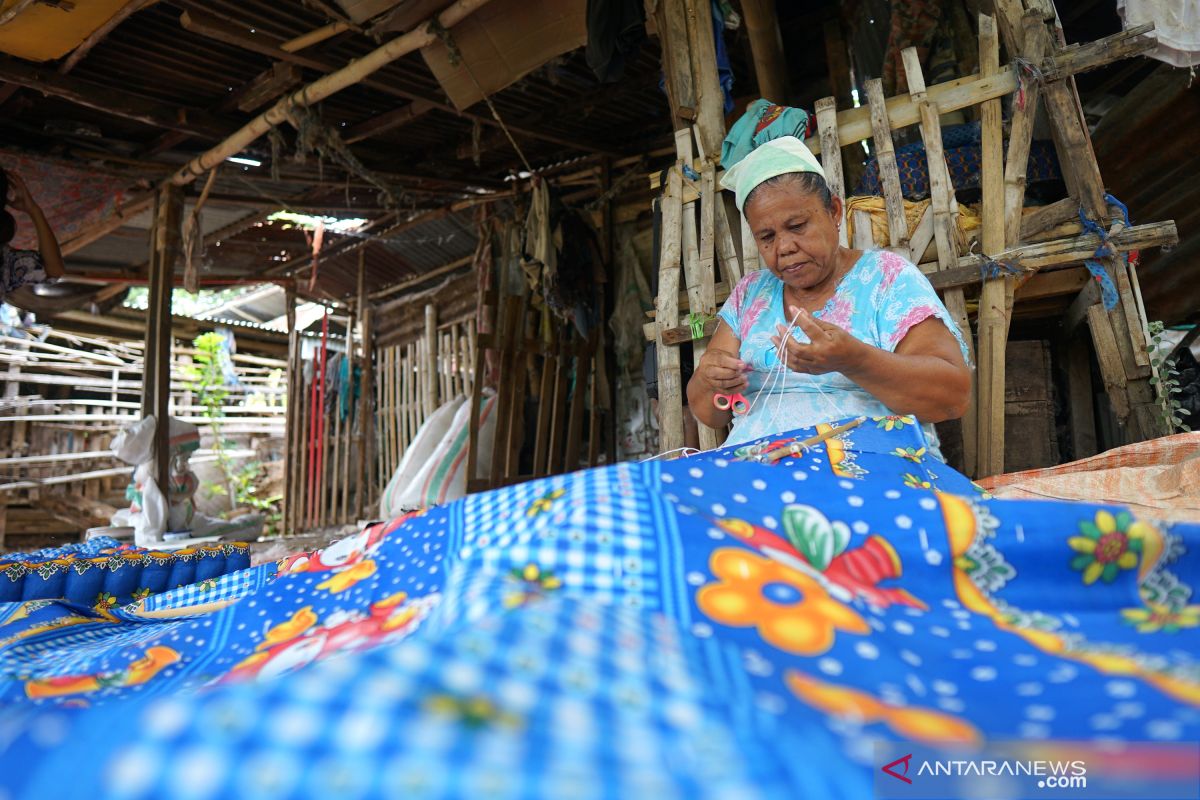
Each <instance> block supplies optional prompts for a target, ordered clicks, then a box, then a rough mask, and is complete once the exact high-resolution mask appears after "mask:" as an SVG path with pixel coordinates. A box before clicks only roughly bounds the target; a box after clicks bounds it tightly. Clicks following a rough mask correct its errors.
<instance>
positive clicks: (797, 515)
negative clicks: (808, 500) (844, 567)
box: [782, 505, 850, 570]
mask: <svg viewBox="0 0 1200 800" xmlns="http://www.w3.org/2000/svg"><path fill="white" fill-rule="evenodd" d="M782 516H783V530H784V533H785V534H786V535H787V538H788V541H790V542H791V543H792V546H793V547H795V548H796V550H797V551H798V552H799V553H800V555H802V556H804V559H805V560H806V561H807V562H808V563H809V564H811V565H812V566H813V567H815V568H816V569H819V570H825V569H826V568H827V567H828V566H829V564H830V562H831V561H833V559H834V558H835V557H836V556H837V555H838V554H840V553H842V552H844V551H845V549H846V546H847V545H848V544H849V543H850V528H849V526H848V525H846V523H844V522H830V521H829V520H828V519H827V518H826V517H825V515H824V514H822V513H821V512H820V511H818V510H817V509H815V508H813V507H812V506H804V505H790V506H787V507H785V508H784V509H783V515H782Z"/></svg>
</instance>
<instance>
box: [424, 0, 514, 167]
mask: <svg viewBox="0 0 1200 800" xmlns="http://www.w3.org/2000/svg"><path fill="white" fill-rule="evenodd" d="M428 30H429V32H430V33H432V34H433V35H434V36H436V37H437V38H438V39H440V40H441V41H442V44H444V45H446V49H447V50H448V51H449V52H450V64H451V66H455V67H457V66H459V65H460V64H461V65H462V67H463V69H464V70H466V72H467V77H468V78H470V79H471V83H473V84H474V85H475V90H476V91H478V92H479V94H480V95H481V96H482V97H483V101H484V102H485V103H487V107H488V110H489V111H491V112H492V117H493V118H494V119H495V120H496V123H497V124H498V125H499V126H500V130H502V131H504V135H505V136H507V137H508V143H509V144H511V145H512V147H513V150H516V151H517V155H518V156H519V157H520V158H521V163H522V164H524V165H525V170H526V171H527V172H530V173H532V172H533V167H532V166H531V165H530V164H529V159H527V158H526V157H525V153H524V151H522V150H521V146H520V145H519V144H517V140H516V139H514V138H513V135H512V132H511V131H510V130H509V129H508V126H507V125H505V124H504V119H503V118H502V117H501V116H500V112H499V110H497V108H496V105H495V103H493V102H492V98H491V97H490V96H488V93H487V92H485V91H484V90H483V87H482V86H480V85H479V81H478V79H476V77H475V73H474V72H472V71H471V65H470V64H468V63H467V62H466V61H465V60H464V59H463V57H462V51H461V50H459V49H458V43H457V42H455V41H454V36H452V35H451V33H450V31H449V30H448V29H447V28H446V26H445V25H443V24H442V23H441V21H439V20H438V18H437V17H436V16H435V17H434V18H433V19H431V20H429V28H428Z"/></svg>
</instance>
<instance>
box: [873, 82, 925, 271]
mask: <svg viewBox="0 0 1200 800" xmlns="http://www.w3.org/2000/svg"><path fill="white" fill-rule="evenodd" d="M867 104H868V105H869V106H870V109H871V132H872V137H871V142H872V144H873V145H874V146H875V160H876V163H878V164H879V182H880V184H881V185H882V186H883V202H884V206H885V207H886V209H887V218H888V244H889V246H890V249H891V250H892V252H894V253H896V254H897V255H899V256H901V257H902V258H907V259H909V260H911V261H912V262H913V263H914V264H915V263H917V260H918V259H919V258H920V254H914V253H913V252H912V251H911V250H910V249H909V236H908V217H906V216H905V214H904V193H903V191H902V190H901V188H900V167H899V165H898V164H897V163H896V146H895V144H894V143H893V141H892V129H891V126H890V125H889V124H888V116H887V105H886V100H885V98H884V96H883V82H882V81H881V80H879V78H872V79H870V80H869V81H867Z"/></svg>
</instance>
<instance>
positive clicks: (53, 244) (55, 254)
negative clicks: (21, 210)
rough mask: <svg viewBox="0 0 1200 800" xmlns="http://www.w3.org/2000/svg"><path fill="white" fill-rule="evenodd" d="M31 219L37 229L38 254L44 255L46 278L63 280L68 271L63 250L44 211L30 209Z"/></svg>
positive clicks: (34, 208)
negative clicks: (64, 262)
mask: <svg viewBox="0 0 1200 800" xmlns="http://www.w3.org/2000/svg"><path fill="white" fill-rule="evenodd" d="M29 218H30V219H31V220H32V221H33V226H34V227H35V228H36V229H37V235H38V252H40V253H41V254H42V264H43V265H45V267H46V276H47V277H49V278H61V277H62V276H63V275H64V274H65V273H66V269H65V267H64V265H63V258H62V250H60V249H59V246H58V239H57V238H55V236H54V230H53V229H52V228H51V227H50V223H49V222H47V221H46V215H45V214H43V213H42V209H40V208H38V207H37V206H34V207H33V208H32V209H30V211H29Z"/></svg>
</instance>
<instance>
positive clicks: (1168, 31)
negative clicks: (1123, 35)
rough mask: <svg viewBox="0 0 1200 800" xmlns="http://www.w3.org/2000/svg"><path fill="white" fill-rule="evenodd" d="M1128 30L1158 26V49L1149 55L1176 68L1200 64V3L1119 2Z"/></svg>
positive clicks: (1171, 0) (1178, 0)
mask: <svg viewBox="0 0 1200 800" xmlns="http://www.w3.org/2000/svg"><path fill="white" fill-rule="evenodd" d="M1117 13H1118V14H1120V15H1121V21H1122V22H1123V23H1124V24H1125V27H1126V29H1128V28H1134V27H1137V26H1138V25H1142V24H1145V23H1147V22H1153V23H1154V35H1155V37H1157V39H1158V47H1156V48H1155V49H1153V50H1151V51H1150V52H1148V53H1146V55H1148V56H1150V57H1151V58H1157V59H1158V60H1159V61H1165V62H1167V63H1168V64H1170V65H1172V66H1175V67H1194V66H1196V65H1197V64H1200V0H1117Z"/></svg>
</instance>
